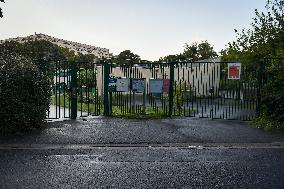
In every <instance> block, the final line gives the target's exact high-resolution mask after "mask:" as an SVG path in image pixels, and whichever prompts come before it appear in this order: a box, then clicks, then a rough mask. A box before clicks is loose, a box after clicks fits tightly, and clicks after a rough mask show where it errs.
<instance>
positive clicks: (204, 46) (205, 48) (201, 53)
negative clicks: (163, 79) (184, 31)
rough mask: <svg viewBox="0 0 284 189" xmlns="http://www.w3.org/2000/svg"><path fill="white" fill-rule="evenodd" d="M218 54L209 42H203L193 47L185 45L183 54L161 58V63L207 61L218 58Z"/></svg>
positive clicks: (195, 43)
mask: <svg viewBox="0 0 284 189" xmlns="http://www.w3.org/2000/svg"><path fill="white" fill-rule="evenodd" d="M217 56H218V55H217V53H216V52H215V51H214V48H213V46H212V45H211V44H209V43H208V41H207V40H205V41H201V42H200V43H198V42H194V43H192V44H191V45H189V44H188V43H185V46H184V50H183V53H180V54H176V55H168V56H165V57H161V58H160V59H159V61H160V62H171V61H188V60H189V61H197V60H205V59H208V58H214V57H217Z"/></svg>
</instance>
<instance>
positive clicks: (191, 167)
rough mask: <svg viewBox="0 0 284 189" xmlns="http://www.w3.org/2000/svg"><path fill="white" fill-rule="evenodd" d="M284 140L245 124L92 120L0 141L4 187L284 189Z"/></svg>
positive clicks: (52, 126)
mask: <svg viewBox="0 0 284 189" xmlns="http://www.w3.org/2000/svg"><path fill="white" fill-rule="evenodd" d="M283 176H284V135H283V133H265V132H263V131H260V130H257V129H254V128H251V127H250V126H249V125H248V123H246V122H236V121H224V120H219V121H218V120H215V121H212V120H204V119H165V120H125V119H115V118H102V119H100V118H99V119H86V120H78V121H65V122H57V123H51V124H49V125H48V126H47V127H46V128H45V129H43V130H40V131H33V132H32V133H28V134H27V133H26V134H25V133H18V134H17V135H15V136H6V137H0V188H1V189H2V188H3V189H9V188H284V179H283Z"/></svg>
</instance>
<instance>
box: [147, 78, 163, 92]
mask: <svg viewBox="0 0 284 189" xmlns="http://www.w3.org/2000/svg"><path fill="white" fill-rule="evenodd" d="M149 83H150V93H162V92H163V80H162V79H150V80H149Z"/></svg>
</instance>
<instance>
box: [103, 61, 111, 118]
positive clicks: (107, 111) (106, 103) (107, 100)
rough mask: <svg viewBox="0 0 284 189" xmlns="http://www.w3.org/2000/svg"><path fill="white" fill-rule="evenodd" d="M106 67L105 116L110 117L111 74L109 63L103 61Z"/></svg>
mask: <svg viewBox="0 0 284 189" xmlns="http://www.w3.org/2000/svg"><path fill="white" fill-rule="evenodd" d="M103 65H104V115H105V116H109V115H110V112H109V110H110V108H109V90H108V85H109V74H110V66H109V64H108V63H107V62H105V61H104V60H103Z"/></svg>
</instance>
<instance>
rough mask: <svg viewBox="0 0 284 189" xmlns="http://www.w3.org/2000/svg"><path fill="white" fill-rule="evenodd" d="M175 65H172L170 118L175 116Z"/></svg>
mask: <svg viewBox="0 0 284 189" xmlns="http://www.w3.org/2000/svg"><path fill="white" fill-rule="evenodd" d="M174 66H175V65H174V63H173V62H171V63H170V89H169V116H172V114H173V106H174V103H173V102H174V80H175V76H174V74H175V70H174V69H175V67H174Z"/></svg>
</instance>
